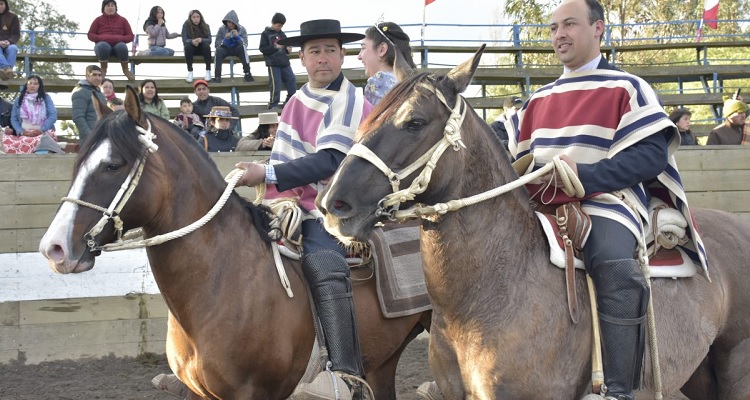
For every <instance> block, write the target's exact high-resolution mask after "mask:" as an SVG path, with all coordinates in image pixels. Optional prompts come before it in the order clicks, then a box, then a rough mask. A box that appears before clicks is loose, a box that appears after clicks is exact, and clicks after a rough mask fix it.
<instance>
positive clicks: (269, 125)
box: [237, 112, 279, 151]
mask: <svg viewBox="0 0 750 400" xmlns="http://www.w3.org/2000/svg"><path fill="white" fill-rule="evenodd" d="M278 127H279V114H276V113H275V112H264V113H260V114H258V129H256V130H255V131H254V132H253V133H251V134H250V135H249V136H245V137H243V138H242V139H240V142H239V143H237V151H255V150H271V148H272V147H273V142H274V141H275V140H276V130H277V129H278Z"/></svg>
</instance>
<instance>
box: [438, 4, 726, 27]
mask: <svg viewBox="0 0 750 400" xmlns="http://www.w3.org/2000/svg"><path fill="white" fill-rule="evenodd" d="M433 1H434V0H433ZM717 19H719V0H706V5H705V7H704V8H703V21H708V22H706V25H708V26H710V27H711V28H714V29H716V28H718V23H717V22H716V20H717Z"/></svg>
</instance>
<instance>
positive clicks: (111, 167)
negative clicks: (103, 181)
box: [106, 164, 122, 172]
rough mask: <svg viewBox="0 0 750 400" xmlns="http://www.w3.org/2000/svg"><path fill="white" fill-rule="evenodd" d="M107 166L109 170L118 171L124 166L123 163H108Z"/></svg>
mask: <svg viewBox="0 0 750 400" xmlns="http://www.w3.org/2000/svg"><path fill="white" fill-rule="evenodd" d="M106 168H107V171H110V172H117V171H119V170H120V168H122V165H120V164H107V167H106Z"/></svg>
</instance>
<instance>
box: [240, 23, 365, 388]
mask: <svg viewBox="0 0 750 400" xmlns="http://www.w3.org/2000/svg"><path fill="white" fill-rule="evenodd" d="M300 28H301V29H300V33H301V35H300V36H296V37H290V38H286V39H281V40H279V41H278V44H279V45H282V46H299V47H301V50H300V52H299V57H300V60H301V62H302V65H303V66H304V67H305V69H307V75H308V78H309V82H308V83H307V84H305V85H304V86H303V87H302V88H301V89H300V90H298V91H297V93H296V94H295V95H294V96H292V98H291V99H289V102H287V103H286V105H285V106H284V110H283V112H282V114H281V121H280V123H279V128H278V130H277V132H276V141H275V142H274V145H273V150H272V153H271V162H270V165H266V166H263V165H260V164H252V163H245V162H243V163H239V164H237V166H238V167H240V168H244V169H245V174H244V176H243V178H242V179H241V180H240V182H239V183H238V185H240V184H241V185H247V186H254V185H256V184H260V183H263V182H265V183H267V184H269V187H268V190H267V192H266V198H274V197H275V196H279V194H278V192H284V191H288V190H290V189H294V193H293V195H295V196H296V197H298V198H299V201H300V206H301V208H302V209H303V211H304V212H305V214H306V215H305V217H306V218H305V220H304V221H303V222H302V236H303V243H302V248H303V258H302V268H303V271H304V274H305V278H306V279H307V282H308V284H309V285H310V289H311V291H312V295H313V301H314V302H315V308H316V310H317V312H318V317H319V318H320V323H321V326H322V328H323V334H324V336H325V344H326V347H327V349H328V355H329V358H330V368H326V371H323V372H322V373H320V374H319V375H318V376H317V377H316V378H315V379H314V380H313V381H312V382H311V383H309V384H308V383H302V384H300V385H299V387H297V389H296V390H295V391H294V393H293V394H292V396H291V398H293V399H296V400H299V399H305V400H307V399H316V400H318V399H320V400H322V399H351V390H350V388H351V385H352V384H353V382H355V381H356V380H357V379H356V378H362V377H363V376H364V369H363V368H362V356H361V354H360V350H359V340H358V337H357V330H356V323H355V319H354V302H353V299H352V284H351V281H350V279H349V268H348V266H347V263H346V260H345V258H344V254H345V253H344V249H343V248H342V246H341V245H340V244H339V242H338V240H336V238H334V237H333V236H331V234H329V233H328V232H326V231H325V229H323V225H322V223H321V222H320V221H321V220H322V217H323V214H322V213H321V212H320V211H318V210H317V208H316V207H315V197H316V196H317V194H318V190H320V189H322V188H323V186H324V184H323V183H322V181H324V180H326V179H328V178H330V177H331V176H332V175H333V174H334V172H335V171H336V169H337V168H338V166H339V164H341V161H342V160H343V159H344V156H345V155H346V153H347V152H348V151H349V149H350V148H351V146H352V145H353V144H354V134H355V133H356V131H357V128H358V127H359V124H360V122H361V121H363V120H364V119H365V117H367V115H368V114H369V113H370V111H371V109H372V105H371V104H370V103H369V102H367V100H366V99H365V98H364V95H363V94H362V90H359V89H357V88H356V87H354V85H352V83H351V82H349V80H347V79H346V78H345V77H344V75H343V74H342V73H341V66H342V65H343V63H344V56H345V55H346V49H344V48H343V47H342V43H348V42H354V41H357V40H361V39H362V38H363V37H364V35H361V34H356V33H342V32H341V25H340V24H339V21H336V20H328V19H324V20H314V21H307V22H304V23H302V25H301V26H300ZM274 192H275V193H274ZM289 193H290V192H286V193H285V195H286V197H288V196H289ZM342 377H343V378H345V379H343V380H342ZM336 387H338V395H337V393H335V390H336Z"/></svg>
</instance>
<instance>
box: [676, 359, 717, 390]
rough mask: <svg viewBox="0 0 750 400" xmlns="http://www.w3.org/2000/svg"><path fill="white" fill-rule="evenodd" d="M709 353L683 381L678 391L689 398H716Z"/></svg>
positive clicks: (714, 380) (714, 378)
mask: <svg viewBox="0 0 750 400" xmlns="http://www.w3.org/2000/svg"><path fill="white" fill-rule="evenodd" d="M710 356H711V355H710V354H709V355H708V356H706V358H704V359H703V362H701V365H699V366H698V369H696V370H695V372H693V375H692V376H691V377H690V379H688V381H687V382H685V385H683V386H682V388H681V389H680V392H682V394H684V395H685V396H687V398H689V399H690V400H704V399H705V400H716V399H717V397H716V393H717V390H718V389H717V384H716V376H715V375H714V373H713V371H712V369H711V366H710V364H711V361H710V360H709V358H710Z"/></svg>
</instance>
